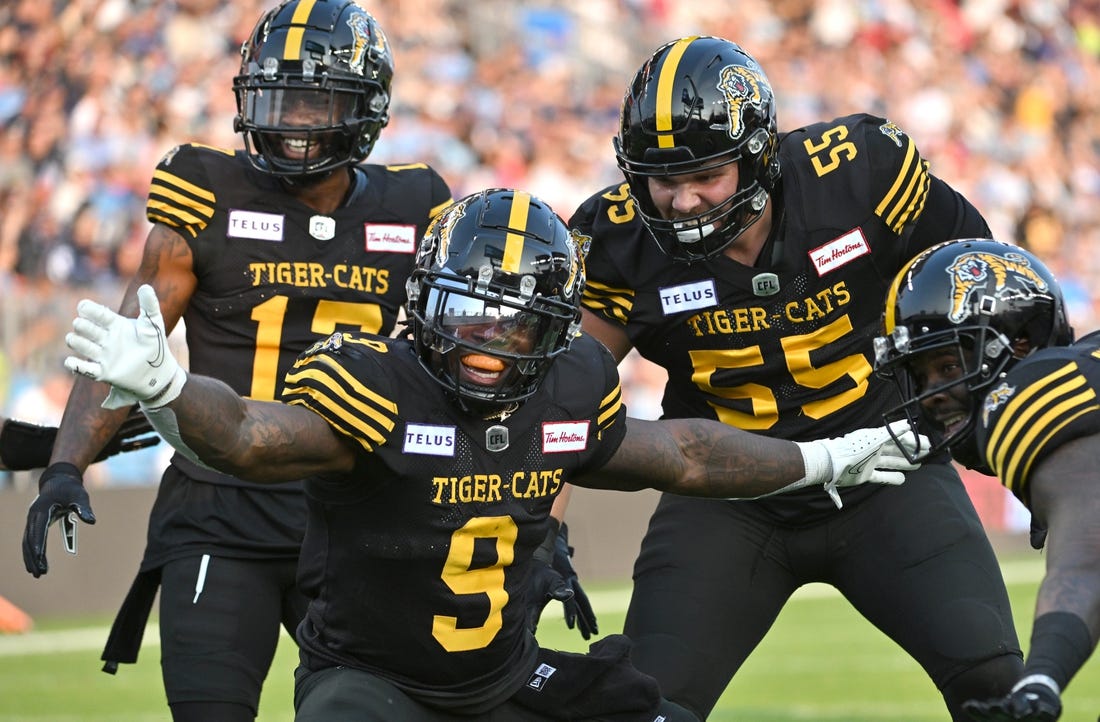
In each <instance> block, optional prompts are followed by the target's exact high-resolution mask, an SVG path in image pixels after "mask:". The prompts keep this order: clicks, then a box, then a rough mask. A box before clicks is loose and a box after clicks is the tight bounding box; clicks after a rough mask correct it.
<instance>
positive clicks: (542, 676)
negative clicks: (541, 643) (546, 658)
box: [527, 664, 558, 692]
mask: <svg viewBox="0 0 1100 722" xmlns="http://www.w3.org/2000/svg"><path fill="white" fill-rule="evenodd" d="M557 671H558V668H557V667H551V666H550V665H549V664H540V665H539V666H538V667H536V668H535V672H534V673H533V674H532V675H531V679H529V680H527V686H528V687H530V688H531V689H533V690H535V691H536V692H541V691H542V688H543V687H545V686H546V683H547V682H549V681H550V678H551V677H552V676H553V675H554V672H557Z"/></svg>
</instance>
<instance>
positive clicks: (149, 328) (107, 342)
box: [65, 285, 187, 409]
mask: <svg viewBox="0 0 1100 722" xmlns="http://www.w3.org/2000/svg"><path fill="white" fill-rule="evenodd" d="M137 298H138V306H139V307H140V309H141V311H140V313H139V314H138V317H137V318H125V317H124V316H120V315H119V314H117V313H115V312H114V311H112V310H111V309H109V308H107V307H106V306H102V305H100V304H98V303H96V302H95V301H90V300H88V299H84V300H83V301H81V302H80V303H79V304H77V307H76V312H77V317H76V318H75V319H74V320H73V330H72V332H70V333H69V334H68V335H66V336H65V343H66V344H68V346H69V348H70V349H72V350H73V351H74V352H75V353H77V354H79V355H78V356H69V357H68V358H66V359H65V366H66V368H68V369H69V370H70V371H75V372H76V373H78V374H82V375H84V376H87V377H88V378H91V379H95V380H96V381H104V382H106V383H109V384H111V392H110V394H109V395H108V396H107V398H106V399H105V400H104V402H103V406H104V408H108V409H117V408H122V407H125V406H132V405H133V404H135V403H137V402H141V404H142V405H143V406H145V407H147V408H151V409H152V408H158V407H160V406H163V405H164V404H167V403H168V402H170V401H171V400H172V399H174V398H176V397H177V396H179V393H180V391H181V390H182V389H183V384H184V383H185V382H186V380H187V374H186V373H185V372H184V370H183V369H182V368H180V365H179V362H177V361H176V359H175V357H174V356H173V355H172V352H171V351H169V349H168V340H167V334H166V333H165V332H164V318H163V317H162V316H161V313H160V302H159V301H158V300H157V294H156V291H154V290H153V288H152V286H149V285H143V286H142V287H141V288H139V289H138V292H137Z"/></svg>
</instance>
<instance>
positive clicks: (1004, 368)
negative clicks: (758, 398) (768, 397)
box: [876, 239, 1100, 722]
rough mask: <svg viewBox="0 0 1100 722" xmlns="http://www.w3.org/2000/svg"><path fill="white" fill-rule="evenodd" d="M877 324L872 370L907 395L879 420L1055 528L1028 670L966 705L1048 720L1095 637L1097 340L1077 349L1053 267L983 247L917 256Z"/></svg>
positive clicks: (1098, 573)
mask: <svg viewBox="0 0 1100 722" xmlns="http://www.w3.org/2000/svg"><path fill="white" fill-rule="evenodd" d="M883 318H884V322H885V328H884V335H883V336H882V337H880V338H879V339H878V340H877V341H876V344H877V349H878V359H877V362H878V368H879V372H880V373H881V374H883V375H884V376H885V377H887V378H890V379H893V380H894V381H895V382H896V383H897V384H898V387H899V388H900V389H901V392H902V397H903V399H904V401H903V403H902V404H900V405H899V406H897V407H896V408H894V409H892V410H890V411H888V412H887V418H890V419H892V420H894V421H898V420H900V419H905V420H907V421H908V422H909V423H910V425H911V426H912V428H914V429H915V428H917V426H918V425H921V426H922V428H928V429H930V430H931V432H932V435H933V439H934V440H935V444H934V445H933V446H931V448H929V449H925V450H921V452H920V453H921V454H934V453H937V452H939V451H940V450H942V449H945V448H946V449H950V452H951V455H952V456H953V457H954V458H955V460H956V461H958V462H959V463H961V464H964V465H965V466H967V467H969V468H971V469H976V470H978V471H981V472H982V473H985V474H994V475H996V476H997V477H999V478H1000V480H1001V482H1002V483H1003V484H1004V485H1005V486H1006V487H1007V488H1008V489H1009V490H1010V491H1011V492H1012V493H1013V494H1014V495H1015V496H1016V498H1018V499H1019V500H1020V501H1021V502H1023V503H1024V505H1025V506H1026V507H1027V508H1028V509H1030V510H1031V514H1032V520H1033V524H1032V526H1033V528H1038V529H1044V530H1045V529H1049V530H1050V542H1049V543H1048V544H1046V547H1047V571H1046V576H1045V578H1044V579H1043V582H1042V584H1041V586H1040V587H1039V595H1038V599H1037V602H1036V607H1035V624H1034V626H1033V628H1032V633H1031V645H1030V647H1029V649H1028V655H1027V661H1026V663H1025V665H1024V670H1023V673H1022V674H1021V676H1020V678H1019V680H1018V681H1016V683H1015V685H1014V686H1013V687H1012V690H1011V692H1010V693H1009V694H1007V695H1005V696H992V697H989V696H987V697H984V698H982V699H976V700H973V701H971V702H968V703H966V705H965V707H966V709H968V710H969V712H970V716H971V717H972V718H973V719H975V720H989V721H996V722H1002V721H1006V720H1034V721H1036V722H1050V721H1051V720H1056V719H1058V718H1059V716H1060V715H1061V710H1062V704H1061V692H1062V690H1064V689H1065V688H1066V685H1067V684H1068V683H1069V681H1070V680H1071V679H1072V678H1073V675H1074V674H1075V673H1076V672H1077V670H1078V669H1080V668H1081V666H1082V665H1083V664H1084V663H1085V660H1086V659H1088V657H1089V655H1090V654H1091V653H1092V650H1093V649H1094V647H1095V646H1096V641H1097V639H1100V535H1098V534H1097V533H1096V529H1097V519H1100V493H1097V485H1096V478H1097V477H1096V472H1095V468H1096V459H1097V458H1098V456H1100V403H1098V402H1097V389H1100V334H1098V333H1092V334H1089V335H1087V336H1085V337H1084V338H1082V339H1080V340H1079V341H1077V342H1076V343H1073V330H1072V328H1071V327H1070V325H1069V322H1068V320H1067V318H1066V312H1065V303H1064V302H1063V299H1062V291H1061V289H1060V288H1059V286H1058V281H1057V280H1056V279H1055V277H1054V275H1053V274H1052V273H1051V272H1050V271H1049V270H1048V269H1047V267H1046V266H1044V265H1043V263H1042V262H1041V261H1040V260H1039V259H1038V258H1036V257H1035V256H1034V255H1033V254H1031V253H1029V252H1028V251H1026V250H1024V249H1022V248H1019V247H1017V246H1013V245H1010V244H1007V243H999V242H996V241H990V240H981V239H978V240H958V241H951V242H948V243H945V244H942V245H938V246H935V247H933V248H930V249H928V250H926V251H924V252H923V253H921V254H920V255H918V256H917V257H916V258H914V259H913V260H912V261H911V262H910V263H909V264H908V265H906V266H905V267H904V268H902V270H901V271H900V272H899V273H898V276H897V278H896V279H895V281H894V283H893V285H892V286H891V287H890V291H889V294H888V295H887V297H886V310H885V314H884V317H883ZM913 458H914V459H915V458H916V457H913ZM1035 541H1036V542H1037V543H1036V546H1040V547H1041V546H1042V543H1043V542H1042V535H1040V537H1039V538H1037V539H1035Z"/></svg>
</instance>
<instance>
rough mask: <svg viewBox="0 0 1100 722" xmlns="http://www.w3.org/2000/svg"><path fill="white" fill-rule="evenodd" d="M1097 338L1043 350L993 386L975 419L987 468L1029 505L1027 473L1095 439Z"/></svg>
mask: <svg viewBox="0 0 1100 722" xmlns="http://www.w3.org/2000/svg"><path fill="white" fill-rule="evenodd" d="M1097 389H1100V332H1097V333H1092V334H1089V335H1088V336H1085V337H1084V338H1082V339H1080V340H1079V341H1077V343H1074V344H1072V345H1070V346H1059V347H1056V348H1048V349H1043V350H1041V351H1037V352H1036V353H1034V354H1032V355H1031V356H1028V357H1027V358H1025V359H1024V360H1023V361H1021V362H1020V363H1019V364H1017V365H1016V366H1014V367H1013V368H1012V370H1011V371H1009V373H1008V375H1007V376H1006V377H1005V378H1004V379H1003V380H1001V381H999V382H997V383H996V384H994V386H993V387H992V388H991V389H990V391H989V393H988V394H987V395H986V397H985V401H984V402H983V403H982V407H981V410H980V412H979V414H978V428H977V432H976V433H977V439H978V448H979V449H981V451H982V455H983V456H984V457H985V459H986V462H987V463H988V464H989V468H990V469H992V470H993V471H994V473H996V475H997V477H998V478H999V479H1000V480H1001V483H1002V484H1004V485H1005V486H1006V487H1007V488H1008V489H1009V491H1011V492H1012V493H1013V494H1015V495H1016V497H1017V498H1019V499H1020V500H1021V501H1022V502H1024V504H1025V505H1026V504H1029V503H1030V500H1031V493H1030V490H1029V487H1028V483H1029V474H1030V472H1031V470H1032V469H1033V468H1034V467H1035V465H1036V464H1038V463H1039V462H1040V461H1042V460H1043V459H1044V458H1046V456H1048V455H1049V454H1050V453H1051V452H1053V451H1054V450H1056V449H1057V448H1058V447H1060V446H1062V445H1063V444H1066V443H1068V442H1070V441H1072V440H1074V439H1077V438H1080V437H1082V436H1091V435H1092V434H1096V433H1100V400H1097V395H1096V391H1097Z"/></svg>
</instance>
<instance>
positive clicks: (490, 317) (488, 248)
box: [406, 188, 584, 416]
mask: <svg viewBox="0 0 1100 722" xmlns="http://www.w3.org/2000/svg"><path fill="white" fill-rule="evenodd" d="M583 289H584V265H583V262H582V260H581V255H580V251H579V250H578V246H577V243H576V242H575V240H574V238H573V236H572V234H571V232H570V230H569V229H568V228H567V227H566V225H565V223H564V221H562V219H561V218H560V217H558V215H557V214H556V213H554V211H553V210H552V209H551V208H550V206H548V205H547V204H546V203H544V202H543V201H541V200H539V199H538V198H535V197H533V196H531V195H530V194H529V193H526V192H523V191H519V190H510V189H504V188H496V189H490V190H484V191H481V192H480V193H476V194H474V195H471V196H467V197H466V198H463V199H461V200H459V201H456V202H455V203H453V204H452V205H451V206H449V207H448V208H447V209H446V210H444V211H443V212H442V213H441V214H440V215H439V216H437V217H436V218H435V220H434V221H433V222H432V224H431V225H430V226H429V227H428V230H427V232H426V233H425V235H424V238H423V240H422V241H421V245H420V248H419V250H418V252H417V256H416V267H415V269H414V270H413V273H412V276H411V277H410V278H409V280H408V282H407V285H406V292H407V295H408V307H407V308H408V317H409V319H410V327H411V329H412V334H413V342H414V344H415V348H416V353H417V355H418V357H419V359H420V363H421V364H422V365H423V366H424V368H425V369H426V370H427V371H428V373H429V374H430V375H431V376H432V378H434V379H435V380H436V381H438V382H439V383H440V384H442V385H443V386H444V387H445V388H446V389H448V390H449V391H450V392H452V395H453V396H454V398H455V399H456V400H457V401H458V402H459V404H460V405H461V406H462V407H463V408H464V409H466V410H467V411H470V412H472V413H478V414H481V415H486V416H487V415H489V414H491V413H493V412H499V411H501V410H505V409H507V408H508V407H510V406H511V405H513V404H516V403H518V402H522V401H524V400H525V399H527V398H528V397H530V396H531V395H532V394H534V393H535V391H536V390H537V389H538V387H539V384H540V383H541V382H542V379H543V378H544V377H545V376H546V373H547V372H548V371H549V370H550V366H551V364H552V363H553V362H554V359H555V358H556V357H557V356H558V355H559V354H561V353H563V352H564V351H565V350H566V349H567V348H569V345H570V343H571V342H572V340H573V338H574V337H575V336H576V335H577V334H578V332H579V329H580V298H581V292H582V291H583Z"/></svg>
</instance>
